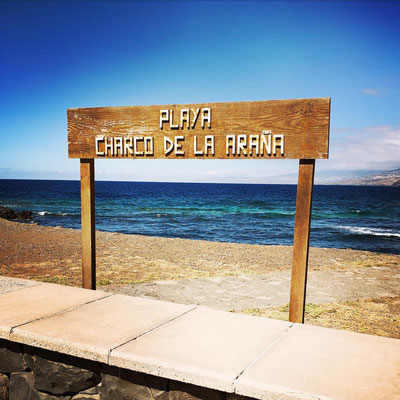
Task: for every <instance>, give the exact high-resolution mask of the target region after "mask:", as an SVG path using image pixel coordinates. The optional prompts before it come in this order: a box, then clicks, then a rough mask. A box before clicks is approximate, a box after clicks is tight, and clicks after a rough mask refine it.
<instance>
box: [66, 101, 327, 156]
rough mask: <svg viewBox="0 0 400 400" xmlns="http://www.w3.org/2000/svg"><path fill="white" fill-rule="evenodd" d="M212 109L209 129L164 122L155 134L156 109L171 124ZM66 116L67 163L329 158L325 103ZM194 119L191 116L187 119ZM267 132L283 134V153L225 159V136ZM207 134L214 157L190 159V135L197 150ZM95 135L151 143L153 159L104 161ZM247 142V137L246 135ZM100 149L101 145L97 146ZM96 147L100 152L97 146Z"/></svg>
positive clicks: (105, 110)
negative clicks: (177, 143)
mask: <svg viewBox="0 0 400 400" xmlns="http://www.w3.org/2000/svg"><path fill="white" fill-rule="evenodd" d="M198 108H201V109H204V108H211V127H210V128H209V127H208V125H207V124H205V126H204V127H203V128H202V126H201V121H200V117H199V118H198V120H197V122H196V125H195V126H194V128H193V129H192V127H191V126H190V127H189V129H188V125H187V124H184V125H183V129H181V127H179V128H178V129H172V128H171V127H170V126H169V124H168V123H165V124H164V125H163V129H160V110H172V112H173V115H174V118H173V120H172V122H173V124H177V123H179V120H180V112H181V110H182V109H198ZM67 114H68V155H69V157H70V158H150V159H151V158H153V159H155V158H171V159H173V158H175V159H176V158H178V159H179V158H181V159H186V158H197V159H254V158H270V159H274V158H277V159H278V158H289V159H290V158H292V159H293V158H294V159H319V158H328V153H329V122H330V98H318V99H298V100H271V101H252V102H230V103H203V104H183V105H161V106H136V107H101V108H71V109H68V111H67ZM191 116H192V117H193V115H191ZM265 130H269V131H271V133H272V134H276V135H280V134H283V135H284V140H285V149H284V154H283V155H282V154H280V151H279V150H278V152H277V154H276V155H273V154H270V155H269V154H267V153H266V152H265V153H264V154H263V155H261V154H258V155H257V154H256V152H254V151H253V154H250V152H249V151H248V152H247V154H243V152H241V153H240V154H235V155H232V154H230V155H227V154H226V135H261V133H262V131H265ZM206 135H212V136H214V140H215V153H214V155H212V154H211V153H210V152H208V154H203V155H195V154H194V136H196V138H197V143H198V144H199V145H200V148H202V147H203V145H204V137H205V136H206ZM96 136H106V137H114V138H115V137H123V138H129V137H132V138H133V137H135V136H139V137H144V136H149V137H153V138H154V154H152V155H149V154H147V155H146V154H143V155H139V154H136V155H135V154H127V155H122V154H120V153H118V154H114V155H110V154H109V155H108V156H99V155H98V154H96V144H95V138H96ZM164 136H166V137H168V138H171V139H174V137H175V136H184V137H185V139H184V140H183V141H181V144H182V150H183V151H184V155H176V154H175V153H174V152H171V153H170V154H168V155H166V154H165V152H164ZM247 137H248V136H247ZM99 146H103V143H100V145H99ZM99 148H100V147H99Z"/></svg>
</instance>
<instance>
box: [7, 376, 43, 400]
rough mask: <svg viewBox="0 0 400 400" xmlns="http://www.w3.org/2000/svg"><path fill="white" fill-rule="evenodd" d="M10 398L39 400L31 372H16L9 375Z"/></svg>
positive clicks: (11, 399)
mask: <svg viewBox="0 0 400 400" xmlns="http://www.w3.org/2000/svg"><path fill="white" fill-rule="evenodd" d="M9 399H10V400H25V399H26V400H27V399H29V400H41V399H40V396H39V393H38V392H37V390H36V389H35V385H34V381H33V374H32V372H16V373H14V374H11V377H10V394H9Z"/></svg>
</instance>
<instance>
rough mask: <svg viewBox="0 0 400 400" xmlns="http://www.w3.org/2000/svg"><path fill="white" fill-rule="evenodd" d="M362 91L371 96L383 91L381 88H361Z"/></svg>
mask: <svg viewBox="0 0 400 400" xmlns="http://www.w3.org/2000/svg"><path fill="white" fill-rule="evenodd" d="M361 93H364V94H367V95H369V96H379V95H381V94H382V93H383V91H382V90H381V89H372V88H367V89H361Z"/></svg>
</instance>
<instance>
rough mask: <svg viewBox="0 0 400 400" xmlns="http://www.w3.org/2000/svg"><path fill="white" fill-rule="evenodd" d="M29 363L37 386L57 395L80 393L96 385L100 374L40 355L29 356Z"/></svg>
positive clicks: (41, 389)
mask: <svg viewBox="0 0 400 400" xmlns="http://www.w3.org/2000/svg"><path fill="white" fill-rule="evenodd" d="M27 360H28V365H29V367H30V368H31V369H32V371H33V374H34V377H35V387H36V388H37V389H38V390H40V391H43V392H47V393H52V394H55V395H63V394H67V393H78V392H80V391H82V390H85V389H88V388H90V387H92V386H96V385H97V384H98V383H99V382H100V375H99V374H96V373H95V372H92V371H88V370H86V369H81V368H78V367H74V366H72V365H67V364H63V363H60V362H55V361H49V360H46V359H44V358H41V357H38V356H27Z"/></svg>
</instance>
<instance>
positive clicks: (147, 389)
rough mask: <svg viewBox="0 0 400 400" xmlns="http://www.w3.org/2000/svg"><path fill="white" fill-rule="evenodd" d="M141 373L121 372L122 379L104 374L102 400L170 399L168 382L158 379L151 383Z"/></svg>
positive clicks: (101, 390) (101, 391) (155, 378)
mask: <svg viewBox="0 0 400 400" xmlns="http://www.w3.org/2000/svg"><path fill="white" fill-rule="evenodd" d="M146 378H147V377H145V376H144V375H142V374H140V373H136V372H132V371H126V370H121V374H120V377H118V376H114V375H109V374H102V379H101V389H100V398H101V400H115V399H118V400H131V399H135V400H147V399H157V400H166V399H168V392H167V380H165V379H162V378H157V377H152V378H154V381H152V382H151V383H150V382H148V381H147V380H146Z"/></svg>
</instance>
